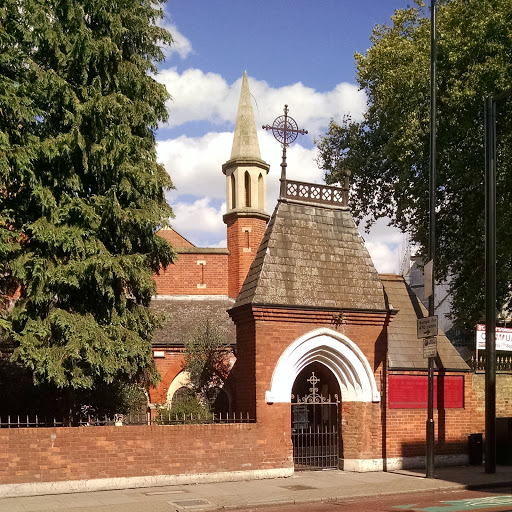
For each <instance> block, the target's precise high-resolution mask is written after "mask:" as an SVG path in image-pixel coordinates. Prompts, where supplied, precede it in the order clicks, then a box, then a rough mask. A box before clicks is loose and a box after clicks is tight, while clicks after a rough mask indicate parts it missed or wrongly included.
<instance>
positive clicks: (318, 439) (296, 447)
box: [292, 372, 340, 470]
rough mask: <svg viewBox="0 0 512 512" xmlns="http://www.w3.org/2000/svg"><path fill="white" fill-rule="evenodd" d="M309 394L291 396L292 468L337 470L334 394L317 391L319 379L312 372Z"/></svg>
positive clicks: (336, 429) (338, 444)
mask: <svg viewBox="0 0 512 512" xmlns="http://www.w3.org/2000/svg"><path fill="white" fill-rule="evenodd" d="M308 382H310V383H311V385H312V387H311V388H309V390H310V391H311V393H309V394H308V395H305V396H303V397H294V396H293V395H292V443H293V462H294V464H295V469H297V470H301V469H303V470H306V469H331V468H332V469H337V468H338V466H339V459H340V435H339V428H338V426H339V423H340V422H339V400H338V395H334V399H331V395H329V396H327V397H324V396H322V395H321V394H318V388H317V387H316V384H317V383H318V382H320V379H318V378H317V377H316V376H315V372H312V375H311V377H310V378H309V379H308Z"/></svg>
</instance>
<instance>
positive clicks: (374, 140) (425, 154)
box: [318, 0, 512, 330]
mask: <svg viewBox="0 0 512 512" xmlns="http://www.w3.org/2000/svg"><path fill="white" fill-rule="evenodd" d="M417 4H418V6H415V7H411V8H408V9H404V10H397V11H396V12H395V14H394V16H393V18H392V24H391V25H390V26H388V25H380V26H379V25H378V26H376V27H375V29H374V30H373V34H372V37H371V41H372V46H371V47H370V49H369V50H368V51H367V53H366V55H361V54H356V62H357V69H358V75H357V80H358V82H359V84H360V86H361V88H362V89H364V90H365V92H366V94H367V98H368V102H367V109H366V112H365V114H364V118H363V120H361V121H353V120H351V119H345V120H343V122H341V123H337V122H335V121H333V122H332V123H331V125H330V128H329V131H328V132H327V134H326V135H325V136H323V137H321V139H320V142H319V144H318V148H319V159H318V163H319V165H320V167H321V168H323V169H325V170H326V179H327V181H328V182H330V183H335V182H343V178H344V171H345V169H347V170H350V171H351V173H352V176H353V179H352V183H353V187H352V192H351V200H352V208H353V211H354V213H355V214H356V216H358V217H359V218H362V217H364V216H368V218H369V219H370V221H369V222H370V224H371V222H373V221H374V220H375V219H378V218H380V217H388V218H390V219H391V223H392V224H393V225H395V226H397V227H399V228H400V229H402V230H403V231H408V232H409V233H410V236H411V240H413V241H414V242H416V243H417V244H418V245H419V247H420V248H421V251H422V253H421V254H422V255H423V256H424V257H425V256H426V252H427V251H426V249H427V247H428V236H429V235H428V226H429V219H428V214H429V207H428V176H429V145H430V118H429V111H430V18H429V13H428V12H426V10H425V9H424V8H422V7H421V6H422V5H423V3H422V2H420V1H418V2H417ZM438 4H439V10H438V16H437V32H438V82H437V86H438V102H437V103H438V112H437V118H438V129H437V184H438V188H437V192H436V195H437V214H436V235H437V248H436V251H437V261H436V268H437V278H438V279H439V278H440V279H443V278H446V277H448V276H449V277H450V278H451V279H452V280H451V292H452V297H453V312H454V317H455V318H454V319H455V320H456V324H457V325H458V326H459V327H462V328H466V329H473V330H474V326H475V323H476V322H478V321H481V319H482V315H483V311H484V291H485V286H484V275H485V272H484V236H485V234H484V205H485V198H484V128H483V127H484V120H483V102H482V98H483V97H484V96H487V95H490V94H495V93H497V92H499V91H502V90H506V89H508V88H510V87H511V86H512V31H511V27H512V2H510V0H490V1H489V0H486V1H484V0H451V1H447V0H442V1H440V2H438ZM511 105H512V101H510V100H509V101H508V102H502V103H501V104H500V105H499V108H498V116H497V122H498V135H497V137H498V153H499V154H498V165H497V171H498V185H497V187H498V189H497V190H498V219H499V222H498V226H499V227H498V268H497V272H498V301H499V306H500V307H501V306H505V307H508V309H509V311H510V310H512V294H511V285H512V245H511V244H510V242H509V238H510V231H511V228H512V209H511V208H510V204H511V202H512V173H511V172H510V168H511V165H512V153H511V151H512V149H511V148H512V116H511V115H510V112H511V110H512V109H511Z"/></svg>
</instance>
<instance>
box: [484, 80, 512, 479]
mask: <svg viewBox="0 0 512 512" xmlns="http://www.w3.org/2000/svg"><path fill="white" fill-rule="evenodd" d="M511 94H512V89H508V90H506V91H503V92H500V93H499V94H496V95H495V96H488V97H487V98H484V120H485V121H484V122H485V472H486V473H496V103H497V102H498V101H499V100H502V99H504V98H506V97H507V96H510V95H511Z"/></svg>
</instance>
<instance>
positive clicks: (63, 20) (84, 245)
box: [0, 0, 174, 405]
mask: <svg viewBox="0 0 512 512" xmlns="http://www.w3.org/2000/svg"><path fill="white" fill-rule="evenodd" d="M161 6H162V2H161V1H159V0H157V1H153V0H151V1H150V0H118V1H112V0H9V1H8V2H7V4H6V5H5V7H4V9H3V11H2V15H3V16H4V19H6V18H9V17H10V16H11V17H15V16H20V18H21V20H22V26H25V27H27V33H29V34H30V40H29V41H28V45H27V46H26V52H27V55H26V56H22V57H23V58H21V57H20V59H21V64H22V65H21V66H18V65H16V66H14V64H13V66H14V67H17V68H18V72H19V73H20V79H19V80H18V84H16V83H15V82H16V78H13V79H11V81H10V82H7V81H8V80H9V79H10V77H9V75H7V74H5V72H4V68H2V72H3V76H2V80H3V82H2V83H6V82H7V83H8V84H10V85H11V89H12V88H13V87H14V89H16V88H18V89H20V88H22V89H23V90H22V91H21V90H20V91H18V94H19V95H20V96H21V101H20V104H22V105H29V106H30V111H28V112H27V113H25V112H24V111H23V112H22V113H23V114H24V115H25V118H26V120H27V121H28V125H29V127H28V128H27V130H28V131H29V132H30V133H29V136H28V135H27V137H29V138H30V141H31V145H30V148H29V149H30V151H29V155H28V156H26V157H24V158H23V162H22V165H21V164H19V163H16V165H9V166H8V167H7V170H6V172H5V173H4V174H2V181H3V183H2V187H4V189H5V190H7V191H8V193H2V194H1V195H0V211H2V212H4V213H3V215H4V217H3V218H2V222H3V229H4V230H5V229H6V226H8V229H9V230H10V231H12V232H14V233H16V234H18V235H19V236H14V237H12V236H11V237H5V236H4V237H3V241H4V245H7V246H8V248H7V249H3V250H4V253H5V251H7V252H8V253H9V258H8V271H9V274H10V275H12V276H13V277H14V278H15V279H16V280H17V282H18V283H19V284H20V285H21V297H20V299H19V300H18V301H17V302H16V304H15V307H14V309H13V311H12V312H11V313H10V314H9V315H8V317H7V318H6V321H5V322H4V324H3V325H4V328H5V329H6V332H7V333H8V335H9V337H10V339H11V340H12V341H13V342H14V343H15V346H16V348H15V351H14V355H13V358H14V360H16V361H19V362H20V363H22V364H23V365H24V366H26V367H28V368H30V369H31V370H32V372H33V375H34V379H35V381H36V382H49V383H52V384H54V385H56V386H57V387H59V388H65V389H68V390H69V391H70V393H69V395H70V400H72V390H74V389H77V388H92V387H93V386H94V385H95V384H100V383H110V382H113V381H115V380H132V381H136V380H140V379H143V378H145V379H146V381H147V382H154V381H155V379H156V378H157V373H156V370H155V368H154V364H153V362H152V358H151V338H152V332H153V329H154V328H155V327H156V325H157V319H156V318H155V316H154V315H153V314H152V313H151V312H150V310H149V303H150V300H151V296H152V294H153V293H154V291H155V287H154V281H153V280H152V275H153V273H154V272H157V271H158V270H159V268H160V265H163V266H166V265H167V264H169V263H170V262H171V261H172V259H173V257H174V253H173V251H172V248H171V247H170V246H169V245H168V244H167V242H165V241H164V240H163V239H161V238H160V237H158V236H156V235H155V233H156V231H157V229H158V228H159V227H161V226H162V225H165V224H166V222H167V219H168V218H169V217H170V216H171V215H172V211H171V209H170V207H169V206H168V205H167V203H166V201H165V196H164V191H165V189H168V188H170V187H172V183H171V181H170V178H169V176H168V174H167V173H166V171H165V169H164V168H163V167H162V166H161V165H160V164H158V163H157V161H156V150H155V135H154V133H155V129H156V128H157V124H158V122H160V121H163V120H165V119H166V118H167V111H166V107H165V101H166V100H167V99H168V97H169V96H168V93H167V92H166V90H165V87H164V86H163V85H161V84H159V83H158V82H156V80H155V79H154V77H153V75H154V74H155V73H156V67H155V64H156V63H157V62H159V61H161V60H162V58H163V55H162V52H161V49H160V46H161V45H162V44H170V43H171V41H172V39H171V35H170V34H169V33H168V32H167V31H166V30H164V29H163V28H160V27H158V26H157V25H156V22H157V21H158V19H160V18H161V17H162V15H163V12H162V9H161ZM16 13H17V14H16ZM6 32H7V33H8V34H10V35H12V34H14V35H13V37H15V40H16V42H17V43H19V42H20V41H22V40H23V35H24V34H23V33H22V32H21V30H20V33H19V34H16V32H14V33H11V32H10V31H8V30H7V31H6ZM5 37H6V34H5V33H4V31H2V38H5ZM2 42H3V40H2ZM2 62H3V61H2ZM6 76H7V79H6ZM12 84H14V85H12ZM25 84H27V85H25ZM2 94H3V95H5V94H4V93H3V92H2ZM18 116H21V114H20V113H18ZM14 124H15V123H14ZM14 124H12V126H14ZM20 124H23V122H20ZM12 126H11V129H12V131H13V133H15V132H16V129H14V128H12ZM8 135H9V134H8ZM16 136H21V134H17V133H16ZM2 143H3V144H4V145H5V146H6V150H7V152H10V153H11V154H13V153H15V144H21V143H22V142H20V141H18V139H16V138H15V136H13V138H11V139H10V140H8V139H6V137H3V139H2ZM6 242H7V243H6ZM68 405H71V402H70V404H68Z"/></svg>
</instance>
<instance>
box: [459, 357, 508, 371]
mask: <svg viewBox="0 0 512 512" xmlns="http://www.w3.org/2000/svg"><path fill="white" fill-rule="evenodd" d="M468 365H469V367H470V368H471V369H472V370H474V371H484V370H485V355H484V354H479V355H478V358H476V357H475V356H473V357H472V358H471V360H470V361H468ZM496 371H497V372H512V355H510V356H497V357H496Z"/></svg>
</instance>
